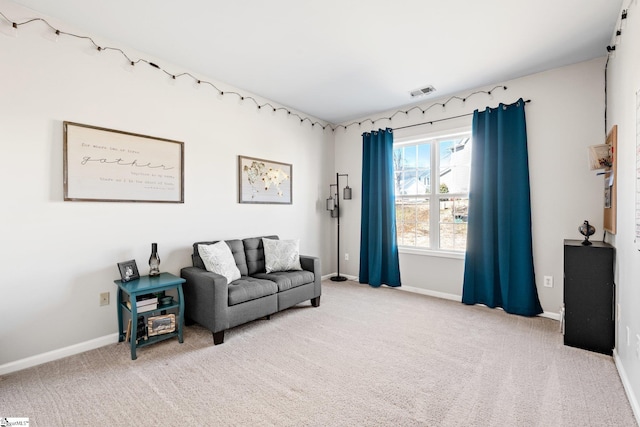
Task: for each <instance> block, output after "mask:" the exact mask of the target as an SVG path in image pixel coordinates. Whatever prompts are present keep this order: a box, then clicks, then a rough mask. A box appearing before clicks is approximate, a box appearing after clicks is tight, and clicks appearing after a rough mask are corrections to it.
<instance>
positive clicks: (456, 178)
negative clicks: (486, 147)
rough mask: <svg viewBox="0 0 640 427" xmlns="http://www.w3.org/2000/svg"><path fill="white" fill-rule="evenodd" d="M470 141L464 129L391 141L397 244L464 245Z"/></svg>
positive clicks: (457, 248)
mask: <svg viewBox="0 0 640 427" xmlns="http://www.w3.org/2000/svg"><path fill="white" fill-rule="evenodd" d="M471 146H472V143H471V131H470V130H469V129H465V130H463V131H457V132H455V133H454V132H452V133H449V134H446V135H439V136H434V135H429V134H425V135H422V136H419V137H411V138H400V139H398V140H396V141H395V142H394V151H393V162H394V170H395V192H396V225H397V229H398V245H399V246H400V247H403V246H404V247H413V248H422V249H431V250H440V251H455V252H463V251H464V250H465V248H466V243H467V210H468V207H469V178H470V174H469V172H470V166H471Z"/></svg>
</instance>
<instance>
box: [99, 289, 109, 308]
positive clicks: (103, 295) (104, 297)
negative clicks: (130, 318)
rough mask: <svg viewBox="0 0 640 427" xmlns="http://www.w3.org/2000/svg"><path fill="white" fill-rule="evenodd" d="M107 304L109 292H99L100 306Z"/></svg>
mask: <svg viewBox="0 0 640 427" xmlns="http://www.w3.org/2000/svg"><path fill="white" fill-rule="evenodd" d="M103 305H109V292H103V293H101V294H100V306H103Z"/></svg>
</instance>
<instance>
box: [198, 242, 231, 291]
mask: <svg viewBox="0 0 640 427" xmlns="http://www.w3.org/2000/svg"><path fill="white" fill-rule="evenodd" d="M198 253H199V254H200V258H202V262H204V266H205V268H206V269H207V271H211V272H213V273H218V274H220V275H222V276H224V277H226V278H227V283H231V282H233V281H234V280H237V279H239V278H240V270H238V266H237V265H236V261H235V259H233V254H232V253H231V249H229V245H227V244H226V243H225V242H224V241H219V242H218V243H214V244H213V245H198Z"/></svg>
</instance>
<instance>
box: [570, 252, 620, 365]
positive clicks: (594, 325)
mask: <svg viewBox="0 0 640 427" xmlns="http://www.w3.org/2000/svg"><path fill="white" fill-rule="evenodd" d="M614 255H615V249H614V248H613V246H611V245H609V244H607V243H604V242H592V245H589V246H584V245H582V241H581V240H565V241H564V343H565V345H569V346H572V347H579V348H583V349H585V350H591V351H596V352H598V353H604V354H612V350H613V347H614V345H615V284H614V283H613V265H614V264H613V263H614Z"/></svg>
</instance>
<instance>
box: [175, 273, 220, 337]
mask: <svg viewBox="0 0 640 427" xmlns="http://www.w3.org/2000/svg"><path fill="white" fill-rule="evenodd" d="M180 276H181V277H182V278H183V279H185V280H186V282H185V283H184V284H183V285H182V289H183V292H184V302H185V316H186V317H187V318H189V319H190V320H193V321H195V322H196V323H199V324H200V325H202V326H204V327H205V328H207V329H209V330H210V331H211V332H219V331H224V330H225V329H228V327H229V317H228V315H227V304H228V301H229V285H228V283H227V279H226V278H225V277H224V276H222V275H220V274H217V273H213V272H210V271H207V270H204V269H202V268H199V267H185V268H183V269H182V270H180Z"/></svg>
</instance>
